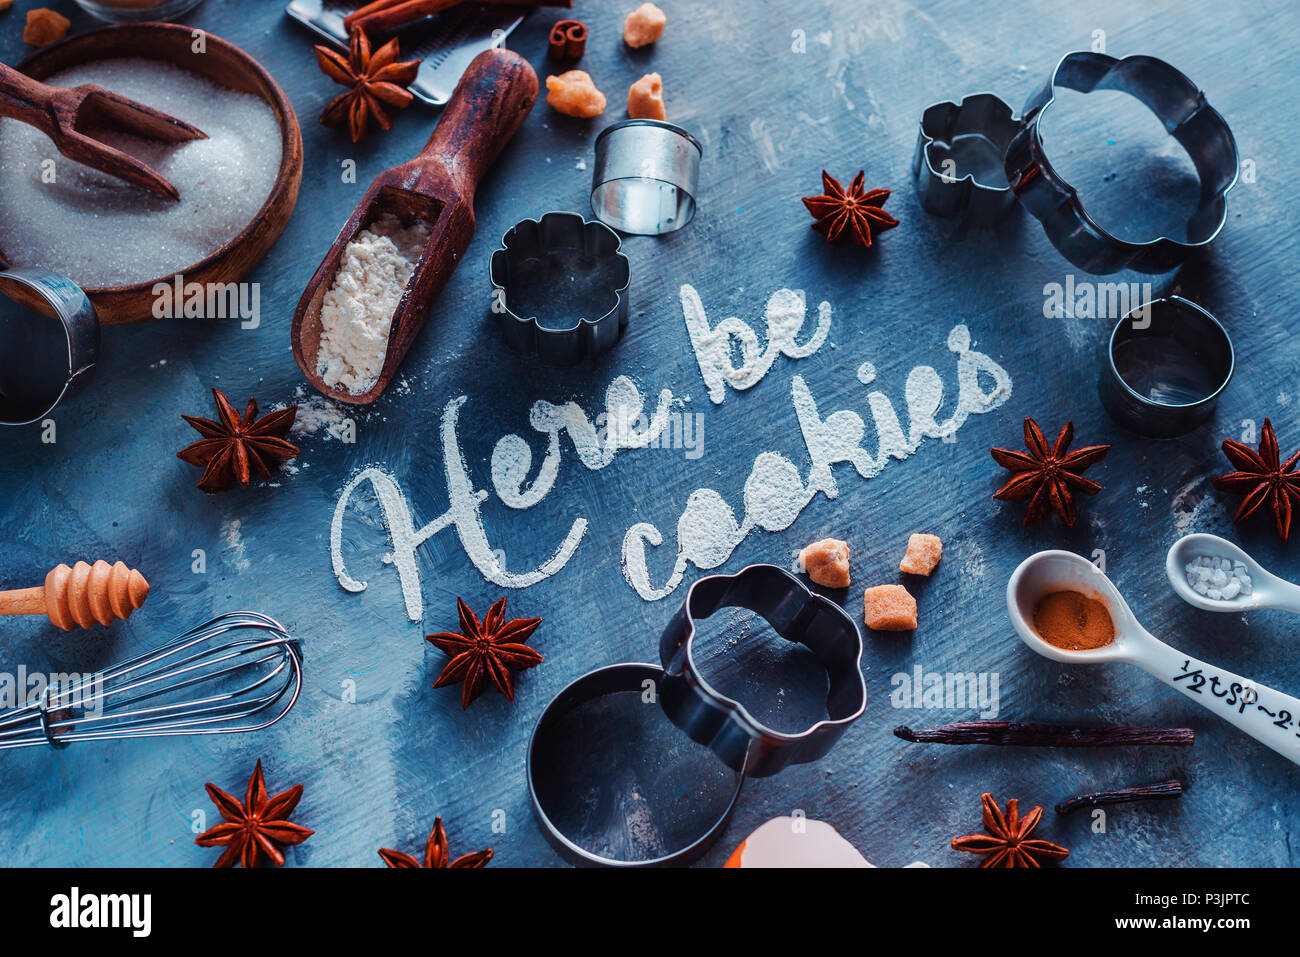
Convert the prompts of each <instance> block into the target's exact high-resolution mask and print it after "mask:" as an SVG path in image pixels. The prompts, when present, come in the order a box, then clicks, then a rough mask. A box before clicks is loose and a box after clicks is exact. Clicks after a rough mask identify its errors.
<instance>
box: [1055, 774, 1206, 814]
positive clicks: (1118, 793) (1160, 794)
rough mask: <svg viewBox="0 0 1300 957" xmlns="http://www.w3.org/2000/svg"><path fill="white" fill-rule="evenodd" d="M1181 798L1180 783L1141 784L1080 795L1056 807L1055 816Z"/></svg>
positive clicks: (1175, 781) (1176, 781)
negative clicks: (1080, 810)
mask: <svg viewBox="0 0 1300 957" xmlns="http://www.w3.org/2000/svg"><path fill="white" fill-rule="evenodd" d="M1182 796H1183V785H1182V782H1181V781H1178V780H1175V779H1172V778H1171V779H1170V780H1168V781H1161V782H1160V783H1159V784H1143V785H1140V786H1137V787H1128V788H1115V789H1113V790H1110V791H1094V792H1093V793H1092V794H1080V795H1079V796H1078V797H1075V798H1070V800H1068V801H1062V802H1061V803H1060V804H1058V805H1056V813H1057V814H1069V813H1070V812H1071V811H1077V810H1078V809H1079V808H1081V807H1099V806H1100V805H1102V804H1127V803H1128V802H1129V801H1172V800H1173V799H1174V798H1180V797H1182Z"/></svg>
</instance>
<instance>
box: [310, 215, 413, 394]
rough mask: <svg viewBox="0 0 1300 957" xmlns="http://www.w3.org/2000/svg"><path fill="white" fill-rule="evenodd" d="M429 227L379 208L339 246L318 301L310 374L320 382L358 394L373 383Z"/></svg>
mask: <svg viewBox="0 0 1300 957" xmlns="http://www.w3.org/2000/svg"><path fill="white" fill-rule="evenodd" d="M429 233H430V230H429V227H428V226H426V225H424V224H423V223H415V224H414V225H411V226H403V225H402V224H401V222H400V221H399V220H398V219H397V217H396V216H393V215H391V214H385V215H384V216H381V217H380V218H379V219H377V220H376V221H375V222H374V223H373V224H371V225H370V226H369V227H368V228H366V229H363V230H361V231H360V232H358V233H357V235H356V236H355V237H353V239H352V241H351V242H349V243H348V244H347V246H346V247H345V248H344V250H343V257H342V260H341V261H340V263H339V270H338V272H337V273H336V274H335V276H334V283H333V285H331V286H330V289H329V291H328V292H327V293H325V298H324V300H323V301H322V302H321V313H320V318H321V337H320V352H319V353H318V354H317V357H316V374H317V375H319V376H320V377H321V379H322V380H323V381H324V382H325V384H326V385H329V386H334V387H338V386H342V387H343V388H345V389H347V390H348V391H349V392H351V393H352V394H353V395H359V394H360V393H362V392H365V391H366V390H367V389H369V388H370V387H371V386H372V385H374V384H375V381H376V380H377V379H378V378H379V373H380V371H381V370H382V369H383V366H384V357H385V354H386V353H387V351H388V331H389V327H390V326H392V324H393V314H394V313H395V312H396V311H397V306H398V303H400V302H401V300H402V294H403V293H404V292H405V291H406V284H407V283H408V282H409V281H410V279H411V274H412V273H414V272H415V265H416V263H418V262H419V261H420V256H421V255H422V254H423V252H424V248H425V246H426V245H428V242H429Z"/></svg>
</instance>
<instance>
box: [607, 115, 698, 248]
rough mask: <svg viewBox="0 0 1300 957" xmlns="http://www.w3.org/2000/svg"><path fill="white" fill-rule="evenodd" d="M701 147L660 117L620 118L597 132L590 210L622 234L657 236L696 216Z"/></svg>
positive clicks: (684, 223)
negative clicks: (643, 118)
mask: <svg viewBox="0 0 1300 957" xmlns="http://www.w3.org/2000/svg"><path fill="white" fill-rule="evenodd" d="M703 155H704V147H702V146H701V145H700V141H699V140H697V139H696V138H695V137H694V136H692V135H691V134H690V133H688V132H686V131H685V130H684V129H682V128H681V127H680V126H674V125H673V124H672V123H663V122H661V121H659V120H624V121H623V122H622V123H615V124H614V125H613V126H608V127H606V128H605V129H604V130H603V131H602V132H601V134H600V135H599V136H598V137H596V164H595V168H594V169H593V170H592V174H591V210H592V212H594V213H595V214H596V218H597V219H599V220H600V221H601V222H602V223H604V224H605V225H606V226H611V227H613V228H614V229H617V230H618V231H619V232H621V233H632V234H635V235H639V236H659V235H662V234H663V233H671V232H673V231H674V230H677V229H681V228H682V227H683V226H685V225H686V224H687V223H689V222H690V221H691V219H692V218H694V216H695V194H696V190H697V189H698V188H699V182H700V159H701V157H703Z"/></svg>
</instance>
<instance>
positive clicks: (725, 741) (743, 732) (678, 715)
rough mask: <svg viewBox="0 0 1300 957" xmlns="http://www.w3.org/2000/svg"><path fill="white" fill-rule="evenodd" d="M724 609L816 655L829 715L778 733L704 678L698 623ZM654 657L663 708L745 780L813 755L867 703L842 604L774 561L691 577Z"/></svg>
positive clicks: (858, 653) (852, 629) (858, 638)
mask: <svg viewBox="0 0 1300 957" xmlns="http://www.w3.org/2000/svg"><path fill="white" fill-rule="evenodd" d="M729 606H730V607H739V608H748V609H750V610H751V611H754V612H757V613H758V614H760V615H762V616H763V617H764V618H765V619H767V621H768V623H769V624H770V625H771V626H772V627H773V628H774V629H775V630H776V632H777V634H779V635H780V636H781V637H782V638H785V639H786V640H787V641H794V642H798V643H799V644H801V645H804V646H806V647H807V648H808V649H809V650H811V651H812V653H813V654H814V655H816V656H817V659H818V660H819V661H820V662H821V663H822V666H823V667H824V668H825V669H826V674H827V677H828V678H829V679H830V691H829V694H828V695H827V698H826V713H827V715H829V717H828V718H827V719H825V720H822V721H818V722H817V723H816V724H814V725H812V727H810V728H807V729H806V730H804V731H801V732H799V733H797V734H787V733H783V732H780V731H775V730H773V729H772V728H769V727H768V726H767V725H765V724H763V723H762V722H761V721H759V720H758V719H756V718H755V717H754V716H753V715H751V714H750V713H749V711H747V710H746V709H745V707H744V705H742V704H740V702H738V701H734V700H732V699H731V698H728V697H727V696H726V695H724V694H722V693H721V692H719V691H718V690H716V689H715V688H714V687H713V686H712V685H710V684H709V683H708V681H706V680H705V679H704V677H703V676H702V675H701V673H700V670H699V668H698V667H697V665H696V663H695V656H694V651H693V649H692V643H693V642H694V640H695V635H696V625H695V622H696V620H697V619H700V618H708V617H709V616H710V615H712V614H714V613H715V612H716V611H718V610H719V609H721V608H725V607H729ZM659 657H660V659H661V660H662V661H663V666H664V677H663V686H662V688H661V689H660V699H659V700H660V704H661V705H662V706H663V709H664V712H665V713H666V714H667V715H668V717H669V718H670V719H671V720H672V722H673V724H675V725H677V726H678V727H679V728H681V729H682V730H683V731H685V732H686V733H687V734H688V735H689V736H690V737H691V738H692V739H693V740H695V741H698V742H699V743H700V744H703V745H706V746H707V747H709V748H710V749H712V750H713V752H714V753H715V754H717V755H718V757H720V758H722V760H723V761H724V762H725V763H726V764H727V766H728V767H730V768H732V769H733V770H736V771H740V772H742V773H744V774H745V775H746V776H747V777H766V776H768V775H771V774H775V773H777V772H778V771H780V770H781V769H782V768H785V767H786V766H787V765H790V764H801V763H803V762H806V761H815V760H817V759H818V758H820V757H822V756H823V755H824V754H826V752H827V751H829V750H830V748H831V746H832V745H833V744H834V743H835V742H836V740H838V739H839V737H840V735H842V734H843V733H844V731H845V730H846V729H847V728H848V726H849V725H850V724H852V723H853V722H854V721H856V720H857V719H858V718H859V717H860V716H861V715H862V712H863V710H864V709H865V708H866V705H867V685H866V682H865V681H864V680H863V678H862V668H861V661H862V633H861V632H860V631H858V626H857V623H856V622H854V620H853V619H852V618H851V617H849V615H848V613H847V612H846V611H844V609H843V608H841V607H840V606H839V605H837V604H835V603H834V602H833V601H831V600H830V599H828V598H824V597H822V596H821V595H817V594H814V593H813V592H812V591H810V590H809V589H808V588H807V587H806V586H805V585H804V584H803V583H802V582H800V581H799V580H798V579H797V578H795V577H794V576H793V575H791V574H790V573H789V572H787V571H785V569H783V568H778V567H777V566H775V565H750V566H749V567H748V568H744V569H742V570H741V571H739V572H737V573H736V574H734V575H707V576H705V577H704V578H701V579H699V580H698V581H696V582H695V583H694V584H693V585H692V586H691V588H690V591H689V592H688V593H687V595H686V601H685V603H684V604H683V605H682V607H681V609H680V610H679V611H678V612H677V613H676V614H674V615H673V617H672V620H671V621H669V623H668V627H667V628H665V629H664V632H663V635H662V636H661V637H660V639H659Z"/></svg>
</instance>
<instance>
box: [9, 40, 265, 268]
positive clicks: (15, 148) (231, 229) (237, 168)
mask: <svg viewBox="0 0 1300 957" xmlns="http://www.w3.org/2000/svg"><path fill="white" fill-rule="evenodd" d="M48 82H50V83H52V84H54V85H56V86H78V85H80V84H83V83H90V84H94V85H96V86H102V87H104V88H105V89H109V90H112V91H113V92H115V93H120V94H122V95H123V96H126V97H128V98H130V99H133V100H137V101H139V102H141V103H144V104H146V105H147V106H152V107H154V108H155V109H159V110H162V111H163V112H165V113H170V114H171V115H173V116H176V117H179V118H180V119H183V120H185V121H186V122H188V123H192V124H193V125H195V126H197V127H198V128H199V129H201V130H203V132H205V133H206V134H207V135H208V139H206V140H194V141H192V142H189V143H181V144H165V143H158V142H156V141H151V140H142V139H138V138H136V137H131V136H127V135H124V134H121V133H114V132H102V133H97V134H96V135H97V137H99V138H100V139H102V140H103V141H104V142H105V143H107V144H109V145H111V146H114V147H116V148H118V149H121V150H124V151H125V152H127V153H130V154H132V155H133V156H135V157H136V158H138V159H140V160H142V161H143V162H144V163H146V164H147V165H149V166H151V167H153V168H154V169H155V170H156V171H157V172H158V173H160V174H161V175H162V176H163V177H165V178H166V179H168V180H169V181H170V182H171V183H172V185H173V186H175V187H176V188H177V190H178V191H179V192H180V199H179V200H176V201H172V200H169V199H165V198H163V197H161V196H154V195H153V194H151V193H148V192H146V191H145V190H143V189H141V188H139V187H137V186H131V185H130V184H128V183H125V182H123V181H121V180H119V179H115V178H113V177H111V176H108V175H107V174H105V173H100V172H98V171H97V170H94V169H91V168H90V167H88V166H82V165H81V164H79V163H75V162H73V161H72V160H70V159H65V158H64V157H62V156H60V155H59V153H58V151H57V150H56V149H55V148H54V145H53V144H52V143H51V142H50V140H49V139H48V138H47V137H46V136H45V135H44V134H43V133H41V132H39V131H37V130H35V129H33V128H32V127H30V126H27V125H25V124H23V123H19V122H18V121H16V120H0V182H2V183H3V184H4V187H3V189H2V190H0V249H3V251H4V254H5V256H6V258H7V259H8V260H9V262H10V263H11V264H12V265H15V266H37V265H39V266H44V267H46V268H49V269H54V270H57V271H59V272H62V273H64V274H66V275H67V276H69V277H71V278H72V279H74V280H76V281H77V282H78V283H80V284H81V285H83V286H112V285H119V284H128V283H137V282H148V281H149V280H151V279H158V278H163V277H167V276H170V275H172V274H174V273H176V272H180V271H183V270H184V269H186V268H187V267H189V266H192V265H194V264H195V263H197V262H199V261H200V260H202V259H204V258H205V257H207V256H208V255H210V254H211V253H212V252H213V251H214V250H216V249H218V248H219V247H221V246H222V245H224V244H225V243H226V242H228V241H229V240H231V239H233V238H234V237H235V236H236V235H238V233H239V232H240V230H242V229H243V228H244V227H245V226H246V225H248V223H249V222H251V221H252V219H253V217H254V216H256V215H257V211H258V210H259V209H260V208H261V206H262V204H263V203H264V202H266V198H267V197H268V196H269V195H270V194H271V190H272V188H273V187H274V185H275V179H276V175H277V173H278V171H279V168H280V153H281V142H280V125H279V122H278V121H277V120H276V117H275V112H274V111H273V110H272V109H271V107H270V106H269V105H267V103H265V102H264V101H263V100H261V99H260V98H258V97H256V96H253V95H251V94H248V93H240V92H237V91H235V90H231V89H228V88H226V87H223V86H220V85H218V84H216V83H214V82H212V81H211V80H209V79H207V78H205V77H202V76H199V75H198V74H196V73H191V72H190V71H188V70H183V69H181V68H180V67H177V66H173V65H172V64H169V63H164V62H162V61H161V60H149V59H141V58H132V57H128V58H123V59H115V60H101V61H98V62H93V63H87V64H83V65H81V66H77V67H73V68H71V69H68V70H64V71H62V72H61V73H57V74H55V75H54V76H52V77H51V78H50V79H49V81H48ZM51 177H53V182H51V181H50V179H51Z"/></svg>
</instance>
